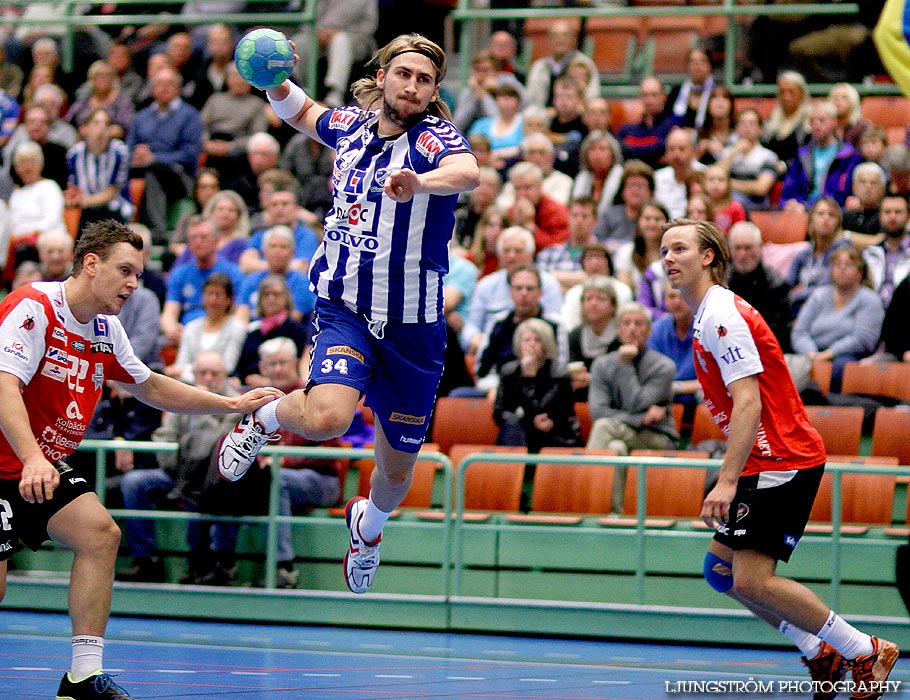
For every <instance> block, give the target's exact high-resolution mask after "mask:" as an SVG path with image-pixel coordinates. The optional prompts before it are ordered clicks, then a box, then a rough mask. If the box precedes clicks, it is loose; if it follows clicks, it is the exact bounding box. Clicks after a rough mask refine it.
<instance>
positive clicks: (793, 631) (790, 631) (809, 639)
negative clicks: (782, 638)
mask: <svg viewBox="0 0 910 700" xmlns="http://www.w3.org/2000/svg"><path fill="white" fill-rule="evenodd" d="M777 629H779V630H780V631H781V632H783V633H784V634H785V635H787V636H788V637H789V638H790V639H791V640H792V641H793V643H794V644H795V645H796V646H797V648H798V649H799V650H800V651H801V652H802V653H803V656H805V657H806V658H807V659H814V658H815V657H816V656H818V650H819V649H820V648H821V646H822V640H820V639H819V638H818V637H816V636H815V635H814V634H809V633H808V632H806V631H805V630H803V629H800V628H799V627H797V626H796V625H791V624H790V623H789V622H787V621H786V620H785V621H783V622H781V623H780V626H779V627H778V628H777Z"/></svg>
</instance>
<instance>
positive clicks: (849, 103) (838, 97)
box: [828, 83, 872, 152]
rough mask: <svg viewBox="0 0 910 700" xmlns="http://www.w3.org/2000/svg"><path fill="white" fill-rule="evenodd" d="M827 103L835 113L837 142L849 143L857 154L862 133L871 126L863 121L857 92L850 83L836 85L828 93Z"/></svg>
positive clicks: (867, 121)
mask: <svg viewBox="0 0 910 700" xmlns="http://www.w3.org/2000/svg"><path fill="white" fill-rule="evenodd" d="M828 101H829V102H830V103H831V104H833V105H834V109H835V110H836V112H837V128H836V129H835V133H836V134H837V138H838V140H840V141H842V142H844V143H849V144H850V145H851V146H853V148H855V149H856V151H857V152H859V144H860V139H862V137H863V133H864V132H865V131H866V129H868V128H869V127H870V126H872V122H870V121H869V120H868V119H863V116H862V115H863V105H862V100H861V99H860V96H859V92H858V91H857V89H856V88H855V87H853V86H852V85H851V84H850V83H837V84H836V85H834V87H832V88H831V91H830V92H829V93H828Z"/></svg>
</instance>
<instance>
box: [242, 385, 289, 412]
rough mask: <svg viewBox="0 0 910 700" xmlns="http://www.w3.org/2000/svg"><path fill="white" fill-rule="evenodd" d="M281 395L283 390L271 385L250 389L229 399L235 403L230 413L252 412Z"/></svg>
mask: <svg viewBox="0 0 910 700" xmlns="http://www.w3.org/2000/svg"><path fill="white" fill-rule="evenodd" d="M282 396H284V392H283V391H281V389H276V388H275V387H272V386H266V387H262V388H260V389H251V390H250V391H248V392H246V393H245V394H241V395H240V396H237V397H235V398H233V399H231V402H232V403H234V404H235V409H234V410H233V411H232V413H252V412H253V411H255V410H256V409H257V408H259V407H260V406H265V405H266V404H267V403H269V402H270V401H274V400H275V399H280V398H281V397H282Z"/></svg>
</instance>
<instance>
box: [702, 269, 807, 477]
mask: <svg viewBox="0 0 910 700" xmlns="http://www.w3.org/2000/svg"><path fill="white" fill-rule="evenodd" d="M693 326H694V338H695V340H694V352H693V355H694V358H695V372H696V374H697V376H698V380H699V382H700V383H701V386H702V389H703V390H704V394H705V404H706V405H707V406H708V409H709V410H710V411H711V415H712V416H713V418H714V422H715V423H716V424H717V425H718V427H720V429H721V430H722V431H723V432H724V435H726V434H728V433H729V430H730V414H731V411H732V410H733V399H732V397H731V396H730V393H729V392H728V391H727V386H728V385H729V384H731V383H732V382H735V381H736V380H737V379H742V378H744V377H750V376H753V375H757V376H758V387H759V391H760V393H761V404H762V408H761V423H760V424H759V426H758V433H757V435H756V439H755V444H754V445H753V446H752V452H751V454H750V455H749V458H748V459H747V460H746V466H745V468H744V469H743V473H742V475H743V476H748V475H751V474H758V473H760V472H769V471H789V470H791V469H807V468H809V467H817V466H818V465H820V464H823V463H824V461H825V447H824V444H823V443H822V439H821V436H820V435H819V434H818V431H817V430H815V428H813V427H812V424H811V423H810V422H809V418H808V416H807V415H806V408H805V406H804V405H803V402H802V399H800V397H799V393H798V392H797V391H796V387H795V386H794V385H793V380H792V379H791V377H790V371H789V370H788V369H787V363H786V362H785V361H784V355H783V352H781V349H780V344H779V343H778V342H777V338H775V337H774V334H773V333H772V332H771V329H770V328H769V327H768V324H767V323H766V322H765V319H763V318H762V317H761V314H759V313H758V311H756V310H755V309H754V308H752V307H751V306H750V305H749V303H748V302H746V301H745V300H743V299H742V298H741V297H738V296H737V295H736V294H734V293H733V292H731V291H730V290H729V289H725V288H723V287H719V286H715V287H712V288H711V289H710V290H708V293H707V294H706V295H705V298H704V299H703V300H702V302H701V306H700V307H699V308H698V311H697V312H696V314H695V322H694V324H693Z"/></svg>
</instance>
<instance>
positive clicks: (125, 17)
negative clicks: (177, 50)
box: [3, 0, 319, 94]
mask: <svg viewBox="0 0 910 700" xmlns="http://www.w3.org/2000/svg"><path fill="white" fill-rule="evenodd" d="M204 1H205V0H203V2H204ZM213 1H214V0H213ZM268 1H269V0H253V2H254V3H255V2H268ZM31 2H32V0H7V2H5V3H4V4H5V5H6V6H13V7H15V6H23V7H24V6H27V5H29V4H31ZM140 2H143V0H121V2H119V3H118V5H131V4H137V3H140ZM83 4H84V3H83V2H82V0H59V2H58V5H60V6H61V7H62V9H63V12H64V14H63V16H58V17H44V18H25V17H15V16H9V17H3V24H4V25H6V26H13V27H15V26H20V25H23V26H35V27H45V26H61V25H62V26H64V27H65V28H66V31H65V33H64V35H63V37H62V41H61V44H62V52H61V62H62V64H63V66H64V68H65V69H66V70H72V68H73V44H74V42H73V32H74V30H75V29H76V28H77V27H80V26H82V27H87V26H94V27H103V26H110V25H119V24H139V25H142V24H176V25H181V26H196V25H200V26H201V25H205V24H212V23H213V22H224V23H227V24H235V25H238V26H262V25H269V24H272V25H277V26H287V25H295V26H300V27H301V28H307V27H309V28H315V25H316V0H303V6H302V7H301V8H300V9H299V10H297V11H295V12H232V13H222V14H218V15H206V14H202V15H187V16H184V15H181V14H179V10H180V7H181V6H182V5H183V0H163V2H162V4H167V5H174V7H175V9H176V10H177V11H178V12H175V13H173V14H170V13H159V14H140V13H137V14H122V13H121V14H116V15H92V14H74V10H75V9H76V8H77V6H79V5H83ZM307 44H308V45H307V46H297V52H298V54H299V55H300V60H301V62H302V63H303V64H304V65H305V66H306V70H307V79H308V85H306V86H304V87H306V88H307V89H308V90H309V91H310V93H311V94H315V93H316V66H317V62H318V60H319V45H318V43H317V42H316V41H315V40H314V41H310V42H307Z"/></svg>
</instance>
